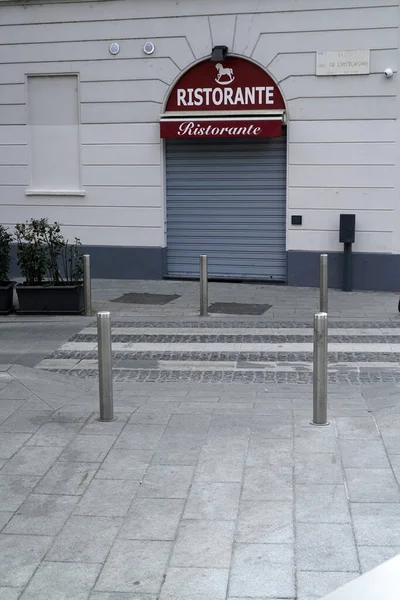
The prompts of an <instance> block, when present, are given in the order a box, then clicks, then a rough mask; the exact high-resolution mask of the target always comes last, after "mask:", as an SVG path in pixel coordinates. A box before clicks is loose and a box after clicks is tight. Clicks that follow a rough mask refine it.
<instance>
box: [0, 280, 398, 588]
mask: <svg viewBox="0 0 400 600" xmlns="http://www.w3.org/2000/svg"><path fill="white" fill-rule="evenodd" d="M163 284H164V285H163ZM178 286H180V287H179V289H180V290H181V293H182V296H181V298H180V299H177V300H175V301H174V302H175V303H177V304H175V305H174V306H172V305H173V303H171V304H170V305H166V306H161V307H160V306H158V307H155V306H137V305H133V306H132V305H126V304H115V303H112V302H110V300H111V299H112V298H116V297H118V295H121V294H123V293H127V292H138V291H139V290H141V291H144V292H148V293H172V292H173V290H174V289H175V290H176V288H177V287H178ZM217 286H219V287H217ZM232 286H233V287H231V288H229V286H228V285H227V284H215V290H213V295H214V298H218V301H221V302H222V301H227V300H226V298H227V297H228V299H230V300H232V298H235V301H236V302H246V301H249V302H253V303H258V302H260V301H262V302H268V303H269V304H271V305H272V308H271V309H270V310H269V311H267V312H266V313H265V314H264V315H262V316H261V317H260V316H258V317H254V318H251V317H249V316H243V315H242V316H239V317H229V318H228V317H226V316H224V315H222V316H221V315H214V316H212V317H209V319H207V320H206V321H207V324H206V325H205V324H204V320H200V319H198V318H197V314H196V311H197V301H196V289H197V284H195V283H194V282H186V283H185V282H184V283H179V282H106V283H104V282H103V283H102V282H96V281H95V282H94V285H93V288H94V289H93V295H94V305H95V309H108V308H110V309H111V310H112V311H113V313H114V314H115V313H117V314H115V316H114V322H115V324H116V328H118V327H120V326H121V324H122V325H124V324H125V326H126V325H127V326H128V327H133V328H134V330H135V331H134V332H130V333H128V334H126V335H128V338H129V339H128V341H127V342H118V340H120V339H121V338H120V337H119V336H118V335H116V336H115V340H114V343H127V344H131V343H132V344H137V343H139V344H140V343H144V344H147V345H149V346H150V348H149V350H143V349H142V350H140V352H139V353H140V355H141V358H138V357H136V358H134V359H130V360H133V361H135V360H139V359H140V360H144V361H146V360H155V361H156V362H157V365H155V368H154V369H153V371H154V372H157V374H158V375H157V377H154V380H153V381H151V379H148V381H147V382H143V381H140V378H138V377H135V381H133V376H132V377H131V379H129V377H126V378H125V380H122V381H121V380H120V379H121V378H119V377H118V373H117V374H116V381H115V383H114V396H115V412H116V417H117V418H116V420H115V421H113V422H111V423H100V422H99V421H98V420H97V416H98V390H97V385H98V384H97V379H96V377H95V376H94V375H93V372H94V371H95V369H93V367H91V368H87V369H83V368H81V369H77V370H76V372H75V375H77V374H78V376H75V377H71V374H72V373H73V369H71V370H69V369H66V370H65V374H60V373H54V372H52V371H50V370H44V368H35V369H32V368H29V366H32V365H36V366H37V367H43V366H45V365H46V363H45V365H43V364H42V365H41V364H40V363H42V361H43V360H48V361H51V360H71V361H76V360H78V361H79V360H85V359H83V358H80V359H76V358H74V359H71V358H70V359H68V358H66V356H67V354H66V353H68V352H79V351H78V350H68V344H72V345H74V344H77V343H78V344H80V343H92V342H91V341H89V342H88V341H87V340H88V339H90V340H92V339H93V336H92V337H91V335H92V334H91V333H84V332H83V333H79V332H81V330H84V329H85V328H86V330H87V328H88V327H89V331H90V325H91V323H93V319H91V318H84V317H80V318H74V319H71V318H65V317H60V318H53V319H51V320H48V319H44V318H43V317H40V318H39V317H37V318H27V317H24V318H23V317H18V316H13V317H7V318H4V319H2V320H1V321H0V335H2V334H3V333H4V332H6V336H4V337H3V336H2V338H1V339H2V340H6V343H4V342H3V344H2V349H1V350H2V352H3V355H2V356H3V357H5V356H9V357H10V358H11V359H12V360H11V361H9V362H13V363H14V364H13V365H11V366H10V365H4V366H3V367H0V530H1V533H0V547H1V549H0V555H1V557H2V561H1V563H0V599H3V598H4V599H8V600H10V599H18V598H22V599H23V600H26V599H29V600H31V599H35V600H36V599H37V600H39V599H40V600H42V599H43V598H44V599H47V598H48V599H49V600H50V599H51V600H53V599H55V600H58V599H60V600H61V599H68V600H86V599H91V600H93V599H95V600H123V599H124V600H156V599H159V600H166V599H168V600H172V599H174V600H218V599H224V600H228V599H229V600H244V599H246V598H247V599H249V598H252V599H253V600H277V599H282V598H286V599H290V600H316V599H317V598H320V597H322V596H323V595H325V594H326V593H328V592H330V591H332V590H334V589H336V588H337V587H339V586H341V585H343V584H344V583H346V582H347V581H349V580H351V579H353V578H355V577H357V576H358V575H359V574H360V573H362V572H365V571H368V570H369V569H371V568H373V567H374V566H375V565H377V564H379V563H381V562H382V561H384V560H386V559H389V558H390V557H391V556H393V555H395V554H398V553H400V526H399V523H400V519H399V517H400V488H399V482H400V438H399V435H398V429H399V425H400V402H399V397H400V393H399V392H400V389H399V387H398V385H397V383H396V378H395V377H394V376H393V373H396V372H397V362H398V359H397V356H396V354H397V351H396V350H395V347H396V346H395V345H396V343H397V341H398V340H397V339H392V338H396V337H397V335H398V334H399V332H398V331H396V329H397V328H398V324H397V322H398V320H399V317H398V313H397V297H396V296H395V295H394V294H362V293H355V294H353V295H346V294H343V293H342V292H332V293H331V296H330V306H331V308H330V315H332V316H330V319H331V326H332V332H333V333H332V332H331V333H332V344H334V343H335V339H336V336H335V334H336V335H337V334H338V333H339V337H340V338H342V339H343V338H345V337H346V336H347V337H348V338H350V341H348V342H341V343H348V344H350V346H349V348H348V351H346V352H345V354H351V353H352V348H354V347H356V346H355V345H356V344H363V347H364V351H363V352H362V353H359V356H358V358H357V361H358V362H357V367H356V368H357V369H358V371H357V372H358V376H357V377H355V378H354V380H352V381H351V384H350V383H349V382H348V381H347V382H346V381H345V380H343V382H341V383H335V381H336V380H337V379H335V378H331V384H330V389H329V419H330V426H329V427H326V428H316V427H313V426H312V425H310V418H311V416H312V415H311V404H312V388H311V385H310V383H309V377H308V376H309V374H310V372H311V371H310V370H309V369H308V368H307V364H308V363H309V360H308V359H309V357H310V353H309V351H308V349H307V348H308V346H306V349H305V350H304V349H303V350H301V351H300V350H298V346H296V345H295V344H303V345H304V344H309V342H310V339H309V338H310V335H309V334H310V330H309V329H307V327H308V328H309V326H310V322H311V321H312V314H313V313H314V312H315V311H316V310H317V294H316V290H295V289H291V288H284V287H278V286H273V287H271V288H269V287H265V286H251V285H247V286H240V285H239V284H232ZM228 288H229V289H231V294H229V290H228ZM184 290H187V291H184ZM252 290H255V291H254V293H253V291H252ZM266 291H267V292H268V294H269V297H268V299H265V297H264V295H265V293H266ZM176 293H179V292H176ZM252 293H253V296H252V297H251V299H250V296H249V294H252ZM286 293H287V295H286V296H285V294H286ZM262 297H263V299H262ZM210 301H212V299H211V300H210ZM179 302H181V305H179ZM360 303H362V306H363V308H362V309H359V310H358V313H357V316H356V315H355V313H356V311H357V309H356V305H357V304H358V305H359V304H360ZM168 307H169V308H168ZM283 307H284V308H285V309H286V310H283ZM273 309H274V313H271V311H272V310H273ZM296 311H298V312H296ZM367 313H369V316H368V314H367ZM252 324H253V325H255V329H256V330H257V331H258V330H259V328H261V329H263V330H264V332H263V334H262V335H263V336H264V337H261V338H260V337H259V336H257V332H251V325H252ZM179 326H180V328H181V329H182V328H183V329H184V330H185V331H184V332H182V331H179ZM213 326H214V329H215V330H217V334H216V335H214V333H213ZM146 327H147V328H148V329H151V328H152V329H153V335H154V334H155V335H156V336H159V335H164V336H165V338H166V340H167V342H165V341H164V342H160V341H159V339H156V338H154V337H151V333H149V332H142V333H138V329H144V328H146ZM196 327H197V328H198V329H199V330H201V331H203V335H202V333H201V332H200V333H199V334H197V333H193V331H195V330H196ZM285 328H286V331H282V330H284V329H285ZM159 329H161V330H163V331H161V332H159V331H158V330H159ZM166 329H173V330H174V331H172V332H169V333H166V331H165V330H166ZM175 329H177V330H178V331H175ZM187 329H191V331H192V335H199V336H200V337H201V342H195V341H193V340H192V339H188V338H187V337H185V336H187V335H188V334H187V331H186V330H187ZM204 329H205V330H207V331H206V333H205V334H204ZM266 329H270V330H273V331H269V332H268V333H265V330H266ZM290 329H295V330H297V333H293V332H290V331H289V330H290ZM154 330H156V331H154ZM238 330H240V331H239V333H238ZM242 330H243V331H242ZM298 330H305V331H302V332H301V333H299V331H298ZM339 330H341V331H339ZM342 330H343V331H346V335H345V336H344V335H342ZM356 330H358V331H356ZM366 330H370V333H369V335H368V331H366ZM371 330H374V331H373V332H372V334H371ZM389 330H394V331H389ZM13 331H15V336H13ZM22 332H24V335H23V333H22ZM30 332H32V333H33V334H36V335H37V337H38V340H37V341H36V339H35V341H33V342H32V339H34V338H33V336H32V337H31V335H30ZM249 332H251V333H249ZM117 333H118V332H117ZM120 333H121V332H120ZM140 335H142V336H146V335H147V336H150V339H149V337H147V338H146V339H145V341H144V342H139V341H138V340H137V337H138V336H140ZM204 335H205V336H206V337H207V341H205V340H204ZM221 335H223V336H225V337H224V341H221V339H218V336H221ZM238 335H242V336H246V335H253V336H256V340H255V341H252V342H246V341H243V338H242V339H241V341H240V342H238V341H237V336H238ZM292 335H294V336H300V337H301V336H302V337H301V341H298V340H297V338H296V340H297V341H294V340H293V338H292V337H291V336H292ZM71 336H72V341H68V340H69V339H71ZM86 336H88V337H86ZM132 336H134V338H135V339H134V341H132ZM170 336H181V337H180V338H179V339H178V340H176V339H175V340H174V341H170V339H171V338H170ZM182 336H183V337H184V338H185V339H184V340H183V341H182V339H181V338H182ZM213 336H214V337H213ZM230 336H233V338H231V337H230ZM235 336H236V337H235ZM266 336H269V338H268V339H267V338H266ZM279 336H281V337H282V336H286V337H285V341H282V340H281V337H279ZM359 337H361V338H362V340H361V341H359V340H358V338H359ZM377 337H378V338H381V339H379V341H377V340H376V339H375V338H377ZM117 338H118V339H117ZM276 338H278V340H279V341H277V339H276ZM356 338H357V341H355V339H356ZM372 338H374V339H372ZM233 339H234V340H235V341H232V340H233ZM299 339H300V338H299ZM83 340H85V341H83ZM168 340H169V343H170V344H171V345H173V344H184V345H185V347H187V346H188V344H192V343H193V344H196V343H199V344H200V343H204V344H210V345H211V348H212V347H214V348H218V344H236V343H240V344H245V343H252V344H255V345H257V344H261V345H264V346H268V344H275V345H277V346H279V345H281V344H289V345H290V344H292V347H293V353H292V354H293V356H292V357H291V358H293V361H292V362H291V361H288V360H285V357H283V356H281V357H280V358H281V360H279V348H277V349H276V362H275V363H274V365H273V366H272V367H270V370H269V371H268V368H267V367H265V368H264V367H263V373H264V377H263V379H262V381H260V383H257V382H256V381H257V378H256V377H253V375H252V376H251V377H250V376H249V377H247V378H244V379H243V380H240V381H239V382H238V381H237V380H236V381H235V377H228V378H227V379H226V380H224V376H223V375H218V374H217V375H215V377H214V376H213V377H214V378H213V377H210V378H209V379H207V378H206V380H203V382H201V381H196V379H195V376H193V375H191V376H190V378H187V380H186V381H185V380H184V379H183V377H179V379H178V380H174V379H173V378H169V379H167V380H162V379H160V378H159V373H160V372H163V371H165V364H164V363H163V361H164V362H168V359H167V360H165V357H164V358H160V357H159V356H158V358H156V359H154V358H149V357H148V358H143V355H144V354H145V352H148V353H151V352H156V353H157V352H160V351H159V350H156V348H157V347H158V346H157V344H160V343H168ZM66 344H67V348H66V350H64V351H61V355H62V358H61V359H57V358H54V354H55V355H56V356H58V355H57V352H60V350H59V349H58V350H56V349H57V348H58V345H59V346H61V348H62V347H65V345H66ZM376 344H378V346H379V348H378V346H377V347H376V348H375V347H374V346H375V345H376ZM368 345H369V346H370V352H368ZM383 346H388V348H387V349H386V350H387V351H386V350H385V351H384V352H383V354H385V357H384V360H383V359H382V358H381V356H380V355H381V354H382V347H383ZM73 347H74V346H72V348H73ZM232 347H234V346H232ZM268 347H269V346H268ZM365 347H366V348H367V349H365ZM32 351H33V352H34V356H33V357H32V361H31V363H29V366H28V367H25V366H20V365H18V362H20V363H22V362H23V361H25V360H26V361H28V357H29V354H30V352H32ZM94 351H95V348H94ZM257 351H258V349H257ZM7 352H8V354H7ZM163 352H164V350H163ZM195 352H197V351H196V350H192V352H189V353H186V356H187V355H189V358H190V359H193V358H194V361H193V362H194V363H195V362H196V361H201V360H202V359H201V356H200V355H196V354H194V353H195ZM199 352H201V351H199ZM210 352H211V353H212V352H213V350H210ZM218 352H219V358H218V360H216V361H215V360H214V362H217V363H223V362H227V361H226V360H225V358H226V357H225V356H221V353H222V355H223V353H224V352H225V350H219V351H218ZM260 352H261V350H260ZM270 352H275V350H270ZM251 353H252V352H250V354H251ZM353 354H354V352H353ZM48 355H50V356H53V358H44V356H48ZM375 355H376V356H375ZM93 356H95V354H94V355H93ZM145 356H146V355H145ZM365 356H370V357H371V356H373V357H374V358H377V359H378V361H379V362H380V366H379V369H380V372H381V373H382V372H383V370H382V369H383V367H382V364H383V362H385V364H386V363H387V362H392V363H395V365H396V366H395V367H394V366H393V365H392V366H391V367H390V370H387V371H386V373H387V374H388V373H391V376H390V382H389V383H383V382H382V377H381V378H378V379H376V381H378V383H375V384H373V385H371V384H369V383H368V384H367V385H365V384H364V383H363V378H362V377H360V373H361V370H362V367H360V364H361V363H363V362H365V361H364V358H365ZM117 357H118V354H117V351H115V352H114V358H117ZM389 357H391V360H389ZM243 358H244V351H243V352H242V350H241V348H239V350H238V352H237V358H236V359H235V360H236V366H235V369H233V370H234V371H237V372H238V371H240V372H241V371H242V370H243V369H241V368H240V364H242V359H243ZM250 358H251V357H249V359H247V358H245V362H246V360H247V362H249V360H250ZM304 358H305V359H306V360H303V359H304ZM331 358H332V357H331ZM340 358H343V357H340ZM86 360H92V361H95V360H96V358H90V359H86ZM120 360H121V361H122V360H125V361H126V360H128V359H127V358H126V356H125V357H120ZM169 360H170V362H173V361H172V359H171V358H170V359H169ZM258 360H260V359H259V357H258ZM187 361H188V359H187V358H185V352H184V351H181V354H180V355H179V356H178V357H177V366H176V367H173V368H172V369H170V370H169V372H173V373H174V372H175V373H176V372H177V371H178V370H179V372H182V371H184V369H183V368H182V365H183V364H184V363H187ZM160 362H161V363H162V364H160ZM205 362H206V363H207V365H209V363H210V362H213V361H212V360H211V358H210V357H207V359H206V361H205ZM256 362H257V361H256ZM265 362H267V363H268V362H269V360H268V359H265ZM289 362H291V364H292V368H293V369H294V371H291V372H292V373H293V372H295V373H296V374H297V373H298V372H300V370H301V369H300V367H301V365H300V363H306V367H304V366H303V367H302V368H303V371H304V369H306V371H304V372H306V373H307V377H303V378H300V380H301V381H302V385H299V384H298V382H299V377H298V375H296V385H291V384H289V383H287V379H285V380H283V381H282V383H277V381H279V377H277V373H278V372H279V369H280V368H282V366H283V367H284V369H286V371H284V372H289V371H288V368H289V367H288V364H289ZM350 362H351V361H350ZM353 362H354V361H353ZM370 362H372V361H370ZM239 363H240V364H239ZM332 364H333V363H332ZM88 366H90V365H88ZM142 366H143V365H142ZM145 366H146V365H145ZM147 366H148V365H147ZM47 367H50V365H49V364H47ZM246 367H249V365H246ZM208 368H209V367H207V369H208ZM330 368H331V369H332V368H333V367H332V366H331V367H330ZM122 369H126V370H127V371H128V372H129V373H137V372H140V371H143V370H146V369H143V368H140V366H139V365H138V364H131V365H129V366H128V365H125V367H121V369H120V370H121V371H122ZM296 369H297V370H296ZM360 369H361V370H360ZM388 369H389V367H388ZM58 370H60V369H58ZM147 370H148V369H147ZM150 370H151V369H150ZM117 371H118V369H117ZM195 371H196V367H195V366H194V367H191V369H189V372H190V373H194V372H195ZM231 371H232V369H231V370H229V369H228V370H227V369H225V370H224V368H223V366H221V364H220V365H219V371H218V368H216V369H215V371H214V372H215V373H217V372H221V373H224V372H225V373H230V372H231ZM256 371H257V368H256V366H255V367H253V368H249V369H248V373H252V374H253V373H254V372H256ZM348 371H349V369H348V370H347V371H346V372H347V373H348ZM199 372H202V371H201V370H199ZM267 372H269V373H273V374H274V377H273V378H272V377H270V381H268V382H267V383H266V380H267V379H268V377H265V373H267ZM368 381H369V380H368Z"/></svg>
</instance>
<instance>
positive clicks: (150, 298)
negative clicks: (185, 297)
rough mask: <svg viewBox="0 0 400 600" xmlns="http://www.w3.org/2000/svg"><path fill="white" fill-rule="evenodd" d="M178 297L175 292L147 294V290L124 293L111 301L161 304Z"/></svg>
mask: <svg viewBox="0 0 400 600" xmlns="http://www.w3.org/2000/svg"><path fill="white" fill-rule="evenodd" d="M178 298H180V296H178V295H177V294H170V295H166V294H148V293H147V292H145V293H143V294H139V293H131V294H124V295H123V296H120V297H119V298H115V299H114V300H111V302H121V303H122V304H158V305H160V306H162V305H164V304H168V303H169V302H172V301H173V300H177V299H178Z"/></svg>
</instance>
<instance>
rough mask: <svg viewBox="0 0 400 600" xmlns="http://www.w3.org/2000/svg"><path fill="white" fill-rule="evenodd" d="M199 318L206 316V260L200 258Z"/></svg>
mask: <svg viewBox="0 0 400 600" xmlns="http://www.w3.org/2000/svg"><path fill="white" fill-rule="evenodd" d="M200 316H201V317H207V316H208V258H207V255H206V254H202V255H201V256H200Z"/></svg>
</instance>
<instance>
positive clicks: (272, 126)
mask: <svg viewBox="0 0 400 600" xmlns="http://www.w3.org/2000/svg"><path fill="white" fill-rule="evenodd" d="M281 125H282V118H279V117H277V118H276V119H247V120H246V119H194V120H188V119H183V120H182V119H163V120H162V121H161V124H160V127H161V137H163V138H191V139H196V138H222V137H223V138H227V137H230V138H237V137H247V138H255V137H279V136H280V135H281Z"/></svg>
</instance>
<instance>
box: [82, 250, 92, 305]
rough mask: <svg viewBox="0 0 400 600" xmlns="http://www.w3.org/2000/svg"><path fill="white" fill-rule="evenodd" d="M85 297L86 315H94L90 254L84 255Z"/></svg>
mask: <svg viewBox="0 0 400 600" xmlns="http://www.w3.org/2000/svg"><path fill="white" fill-rule="evenodd" d="M83 298H84V308H85V317H91V316H92V280H91V278H90V255H89V254H84V255H83Z"/></svg>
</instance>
